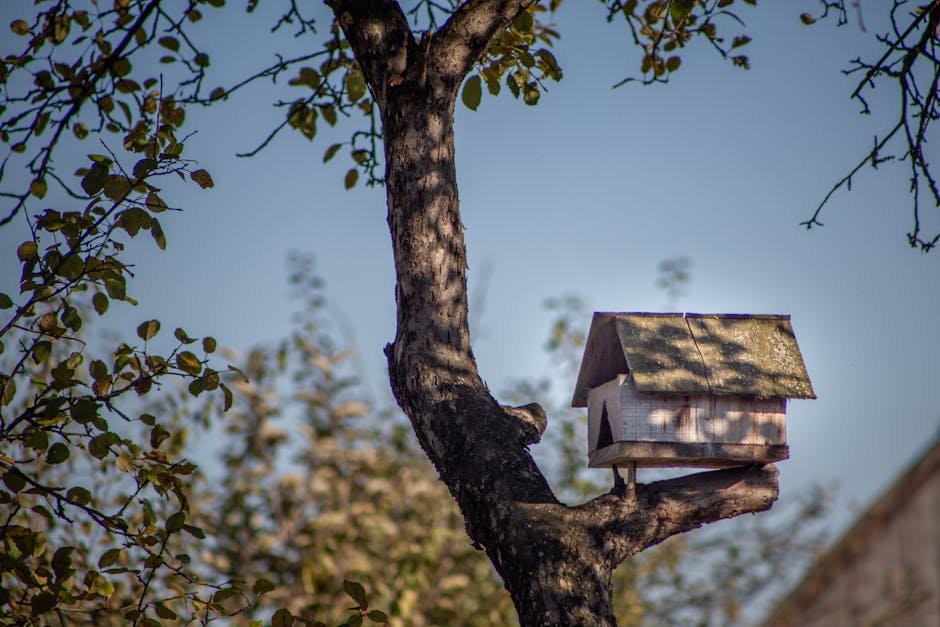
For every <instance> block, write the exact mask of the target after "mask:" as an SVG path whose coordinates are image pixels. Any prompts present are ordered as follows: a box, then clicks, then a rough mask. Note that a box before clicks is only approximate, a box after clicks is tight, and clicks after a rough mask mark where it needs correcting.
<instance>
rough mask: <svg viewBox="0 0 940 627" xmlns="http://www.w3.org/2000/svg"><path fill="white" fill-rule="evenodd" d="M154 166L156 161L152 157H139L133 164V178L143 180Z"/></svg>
mask: <svg viewBox="0 0 940 627" xmlns="http://www.w3.org/2000/svg"><path fill="white" fill-rule="evenodd" d="M156 167H157V162H156V161H154V160H153V159H141V160H140V161H138V162H137V163H136V164H134V178H135V179H139V180H143V179H145V178H147V175H148V174H150V173H151V172H153V171H154V169H156Z"/></svg>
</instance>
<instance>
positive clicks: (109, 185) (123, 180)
mask: <svg viewBox="0 0 940 627" xmlns="http://www.w3.org/2000/svg"><path fill="white" fill-rule="evenodd" d="M130 191H131V182H130V181H129V180H128V179H127V177H126V176H122V175H120V174H112V175H111V176H108V177H107V178H106V179H105V180H104V195H105V196H107V197H108V198H110V199H111V200H113V201H115V202H120V201H122V200H124V199H125V198H126V197H127V195H128V193H130Z"/></svg>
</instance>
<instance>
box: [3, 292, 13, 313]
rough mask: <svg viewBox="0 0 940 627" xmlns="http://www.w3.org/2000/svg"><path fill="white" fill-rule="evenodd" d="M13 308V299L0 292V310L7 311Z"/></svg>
mask: <svg viewBox="0 0 940 627" xmlns="http://www.w3.org/2000/svg"><path fill="white" fill-rule="evenodd" d="M12 306H13V299H12V298H10V297H9V296H7V295H6V294H4V293H3V292H0V309H9V308H10V307H12Z"/></svg>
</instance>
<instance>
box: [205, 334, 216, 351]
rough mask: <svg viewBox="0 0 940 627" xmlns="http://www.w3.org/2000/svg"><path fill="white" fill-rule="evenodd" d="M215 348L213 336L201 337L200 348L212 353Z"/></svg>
mask: <svg viewBox="0 0 940 627" xmlns="http://www.w3.org/2000/svg"><path fill="white" fill-rule="evenodd" d="M215 348H216V341H215V338H214V337H204V338H202V350H204V351H206V352H207V353H214V352H215Z"/></svg>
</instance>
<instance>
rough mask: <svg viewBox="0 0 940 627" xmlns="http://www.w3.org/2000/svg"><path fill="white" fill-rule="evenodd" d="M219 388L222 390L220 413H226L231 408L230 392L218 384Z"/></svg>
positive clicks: (225, 386)
mask: <svg viewBox="0 0 940 627" xmlns="http://www.w3.org/2000/svg"><path fill="white" fill-rule="evenodd" d="M219 387H221V388H222V397H223V399H224V400H223V402H222V411H228V410H229V409H231V408H232V401H233V398H232V391H231V390H230V389H229V388H228V386H227V385H225V384H224V383H221V384H219Z"/></svg>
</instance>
